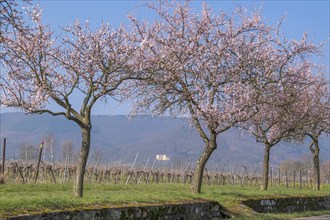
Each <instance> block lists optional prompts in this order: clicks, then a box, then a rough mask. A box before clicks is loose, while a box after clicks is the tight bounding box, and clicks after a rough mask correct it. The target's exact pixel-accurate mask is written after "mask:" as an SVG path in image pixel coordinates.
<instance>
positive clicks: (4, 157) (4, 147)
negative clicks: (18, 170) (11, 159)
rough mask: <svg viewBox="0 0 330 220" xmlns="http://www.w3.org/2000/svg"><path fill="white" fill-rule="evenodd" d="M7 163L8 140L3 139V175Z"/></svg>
mask: <svg viewBox="0 0 330 220" xmlns="http://www.w3.org/2000/svg"><path fill="white" fill-rule="evenodd" d="M5 161H6V138H4V139H3V146H2V174H3V175H5Z"/></svg>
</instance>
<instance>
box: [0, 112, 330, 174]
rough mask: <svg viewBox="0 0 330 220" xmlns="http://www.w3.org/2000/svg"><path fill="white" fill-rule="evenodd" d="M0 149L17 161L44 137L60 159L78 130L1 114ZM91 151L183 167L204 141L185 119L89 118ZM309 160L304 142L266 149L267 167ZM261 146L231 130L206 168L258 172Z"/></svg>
mask: <svg viewBox="0 0 330 220" xmlns="http://www.w3.org/2000/svg"><path fill="white" fill-rule="evenodd" d="M0 120H1V121H0V122H1V123H0V125H1V127H0V131H1V132H0V137H1V144H2V140H3V138H4V137H6V138H7V158H11V159H13V158H14V155H15V157H16V158H17V157H19V155H20V153H19V152H20V151H22V150H20V149H22V147H23V146H25V145H33V146H35V147H36V146H38V145H39V144H40V142H41V141H42V140H43V139H44V138H45V137H46V136H47V135H49V134H52V135H53V136H54V140H55V142H54V148H55V149H56V155H57V158H60V155H61V152H60V151H61V150H62V145H63V143H64V142H65V141H70V142H72V143H73V144H74V146H75V150H76V151H78V149H79V144H80V140H81V139H80V130H79V127H78V126H77V125H76V124H75V123H73V122H71V121H68V120H66V119H65V118H64V117H59V116H57V117H53V116H50V115H46V114H45V115H26V114H24V113H2V114H0ZM92 123H93V128H92V148H91V151H93V152H94V155H96V153H97V152H98V153H99V155H101V159H100V160H102V161H103V162H105V161H106V160H107V161H108V163H110V162H111V163H119V162H121V161H123V162H124V163H132V161H133V160H134V157H135V156H136V154H137V153H138V154H139V156H138V160H137V161H138V162H137V163H138V164H139V165H142V164H144V163H145V162H146V160H147V158H148V157H151V161H153V160H154V159H155V155H156V154H166V155H168V156H169V157H170V158H171V160H170V161H168V162H163V163H164V164H162V165H166V166H171V165H172V163H173V164H174V165H175V164H179V163H181V164H183V165H185V166H187V165H188V162H189V161H191V162H195V161H196V160H197V158H198V156H199V154H200V153H201V151H202V150H203V147H204V146H203V142H202V140H201V138H200V137H199V135H198V133H197V132H196V131H195V129H194V128H193V127H191V126H190V123H189V120H188V119H184V118H173V117H151V116H139V117H136V118H133V119H128V118H127V117H126V116H105V115H102V116H92ZM329 145H330V142H329V137H326V136H324V137H322V139H321V141H320V146H321V154H320V156H321V160H329V148H330V147H329ZM305 155H310V152H309V149H308V143H305V144H302V145H292V144H289V143H284V142H283V143H280V144H279V145H278V146H275V147H274V148H273V149H272V150H271V160H270V163H271V166H278V165H279V163H280V162H281V161H282V160H287V159H298V158H301V157H304V156H305ZM262 158H263V146H262V145H260V144H257V143H256V142H255V139H254V138H253V137H252V136H250V135H248V134H246V133H244V134H242V133H241V131H239V130H238V129H235V128H234V129H231V130H229V131H227V132H225V133H223V134H221V135H220V136H219V138H218V149H217V150H216V151H215V152H214V154H213V155H212V157H211V158H210V161H209V163H208V165H207V167H209V168H210V169H211V168H212V169H214V168H215V167H216V166H218V168H219V169H220V168H223V167H224V166H225V167H226V168H227V169H228V168H229V167H233V166H237V167H240V166H243V165H244V166H248V167H252V168H254V169H255V168H259V167H261V163H262Z"/></svg>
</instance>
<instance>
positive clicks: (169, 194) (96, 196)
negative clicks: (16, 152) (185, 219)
mask: <svg viewBox="0 0 330 220" xmlns="http://www.w3.org/2000/svg"><path fill="white" fill-rule="evenodd" d="M189 188H190V185H187V184H185V185H184V184H157V185H156V184H153V185H145V184H139V185H123V184H118V185H114V184H106V185H105V184H93V185H90V184H86V186H85V191H84V197H83V198H82V199H76V198H74V197H73V196H72V190H73V186H72V185H71V184H64V185H63V184H24V185H23V184H12V183H10V184H4V185H0V216H1V217H7V216H11V215H18V214H26V213H38V212H49V211H54V210H74V209H85V208H87V209H88V208H95V207H100V208H101V207H109V206H129V205H134V206H140V205H148V204H161V203H180V202H183V201H192V200H200V199H208V200H215V201H218V202H219V203H220V204H221V205H223V206H225V207H226V208H227V209H228V210H229V211H230V212H231V213H233V214H234V215H235V216H236V217H237V218H240V219H248V218H251V219H258V218H259V219H289V218H293V217H300V216H306V215H315V214H324V213H328V214H330V211H328V212H309V213H298V214H297V213H294V214H255V213H253V212H252V211H251V210H249V209H248V208H246V207H244V206H241V205H240V202H241V201H243V200H247V199H259V198H279V197H298V196H324V195H329V192H330V185H326V186H323V187H322V189H321V190H320V191H313V190H312V189H292V188H291V189H287V188H284V187H283V188H278V187H276V188H270V189H269V190H268V191H266V192H263V191H260V190H259V188H258V187H254V186H250V187H246V186H245V187H243V186H207V185H204V186H203V188H202V194H200V195H192V194H190V192H189Z"/></svg>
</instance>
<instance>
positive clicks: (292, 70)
mask: <svg viewBox="0 0 330 220" xmlns="http://www.w3.org/2000/svg"><path fill="white" fill-rule="evenodd" d="M270 44H271V45H272V46H271V49H270V50H269V53H268V56H267V57H264V58H265V59H264V60H263V63H261V64H260V65H259V68H260V69H263V70H262V71H263V74H260V75H259V79H258V83H257V85H256V87H255V89H256V91H259V94H260V95H259V96H257V99H255V100H254V101H253V102H254V105H255V106H257V108H258V113H257V114H255V115H254V116H253V117H251V118H250V119H249V120H248V121H245V122H244V123H241V124H240V127H242V128H245V129H247V130H248V131H249V132H250V133H251V134H252V135H254V136H255V137H256V141H257V142H260V143H263V144H264V146H265V151H264V160H263V182H262V185H261V189H262V190H267V188H268V173H269V156H270V150H271V148H273V146H275V145H276V144H278V143H279V142H280V141H282V140H287V141H294V140H296V141H298V140H301V135H298V134H297V133H296V132H295V131H296V130H297V129H298V128H300V127H303V126H305V125H304V122H303V120H302V119H303V117H304V115H305V114H306V113H307V109H306V108H302V106H301V105H302V103H304V102H306V101H309V97H307V96H306V91H307V90H308V89H310V87H312V86H315V85H316V84H317V80H316V78H315V77H313V74H314V72H315V71H317V70H316V66H315V65H314V64H313V63H312V62H311V57H312V55H315V54H316V55H318V54H319V52H320V46H321V45H315V44H313V43H309V42H307V35H306V34H304V36H303V38H302V40H301V41H299V42H298V41H296V40H286V39H281V38H279V36H274V38H273V40H272V41H270ZM298 116H299V117H298Z"/></svg>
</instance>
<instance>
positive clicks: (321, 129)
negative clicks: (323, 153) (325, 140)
mask: <svg viewBox="0 0 330 220" xmlns="http://www.w3.org/2000/svg"><path fill="white" fill-rule="evenodd" d="M314 78H315V79H314V80H315V81H316V83H314V84H312V85H311V86H309V87H308V89H307V90H305V91H304V96H305V98H304V99H302V101H301V103H300V106H299V107H298V108H297V109H305V111H304V112H302V111H298V112H297V111H296V112H295V114H294V117H295V118H297V119H296V120H299V121H300V122H301V126H299V127H296V130H295V135H296V136H300V139H301V140H304V139H305V137H306V136H307V137H309V138H310V139H311V143H310V144H309V149H310V151H311V153H312V158H313V180H314V189H315V190H320V183H321V178H320V160H319V154H320V147H319V137H320V136H321V134H322V133H328V134H329V133H330V96H329V81H328V80H326V78H325V77H323V76H322V75H321V76H320V75H316V76H315V77H314Z"/></svg>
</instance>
